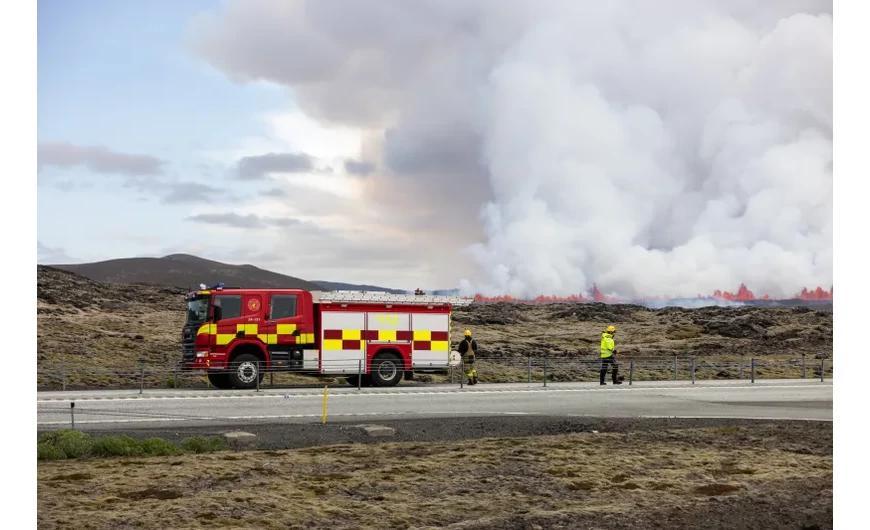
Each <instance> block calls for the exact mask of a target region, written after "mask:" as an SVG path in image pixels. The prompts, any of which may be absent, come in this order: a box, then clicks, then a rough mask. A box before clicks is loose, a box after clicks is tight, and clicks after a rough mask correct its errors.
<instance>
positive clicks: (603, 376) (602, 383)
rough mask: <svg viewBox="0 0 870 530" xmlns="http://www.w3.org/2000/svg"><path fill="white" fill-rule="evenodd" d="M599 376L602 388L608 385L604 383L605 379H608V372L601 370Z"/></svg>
mask: <svg viewBox="0 0 870 530" xmlns="http://www.w3.org/2000/svg"><path fill="white" fill-rule="evenodd" d="M598 375H599V379H600V381H599V382H600V383H601V385H602V386H604V385H606V384H607V383H605V382H604V378H605V377H607V370H599V371H598Z"/></svg>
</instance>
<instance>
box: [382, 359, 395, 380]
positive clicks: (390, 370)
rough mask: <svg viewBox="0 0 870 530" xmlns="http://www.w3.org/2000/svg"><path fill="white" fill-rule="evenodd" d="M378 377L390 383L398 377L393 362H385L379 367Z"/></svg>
mask: <svg viewBox="0 0 870 530" xmlns="http://www.w3.org/2000/svg"><path fill="white" fill-rule="evenodd" d="M378 375H379V376H381V379H383V380H385V381H389V380H390V379H392V378H394V377H396V365H395V363H393V362H392V361H385V362H382V363H381V364H379V365H378Z"/></svg>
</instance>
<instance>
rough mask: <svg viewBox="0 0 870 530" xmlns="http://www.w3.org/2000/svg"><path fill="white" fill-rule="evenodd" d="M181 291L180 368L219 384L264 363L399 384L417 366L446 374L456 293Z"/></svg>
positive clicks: (229, 383)
mask: <svg viewBox="0 0 870 530" xmlns="http://www.w3.org/2000/svg"><path fill="white" fill-rule="evenodd" d="M200 287H201V289H199V290H197V291H193V292H190V293H188V295H187V322H186V323H185V325H184V328H183V330H182V332H181V345H182V346H181V348H182V368H183V369H189V370H204V371H206V373H207V374H208V379H209V381H210V382H211V384H212V385H213V386H215V387H217V388H254V387H255V386H256V385H257V384H258V379H259V381H262V379H263V377H264V375H265V373H266V372H268V371H283V372H293V373H298V374H305V375H315V376H316V375H332V376H344V377H345V379H346V381H347V383H348V384H350V385H354V386H356V385H357V384H360V380H359V378H360V377H361V378H362V379H361V384H362V385H363V386H395V385H397V384H398V383H399V381H400V380H401V379H402V377H405V378H407V379H411V378H413V374H414V372H425V373H445V372H447V370H448V368H449V366H450V365H451V362H452V361H451V360H452V359H453V358H454V356H455V355H452V354H451V348H450V322H451V318H450V317H451V310H452V306H459V305H468V304H471V302H472V299H469V298H461V297H458V296H431V295H410V294H389V293H384V292H372V291H369V292H365V291H326V292H322V291H304V290H301V289H240V288H225V287H224V286H223V285H222V284H217V285H214V286H211V287H206V286H205V285H201V286H200Z"/></svg>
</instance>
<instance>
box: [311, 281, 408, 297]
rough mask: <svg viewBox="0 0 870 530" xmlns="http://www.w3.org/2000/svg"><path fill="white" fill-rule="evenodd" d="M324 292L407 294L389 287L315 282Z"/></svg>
mask: <svg viewBox="0 0 870 530" xmlns="http://www.w3.org/2000/svg"><path fill="white" fill-rule="evenodd" d="M313 283H316V284H317V285H319V286H320V288H321V289H323V290H324V291H385V292H388V293H391V294H403V293H405V292H407V291H406V290H404V289H391V288H389V287H378V286H377V285H366V284H362V285H359V284H355V283H342V282H327V281H323V280H314V282H313Z"/></svg>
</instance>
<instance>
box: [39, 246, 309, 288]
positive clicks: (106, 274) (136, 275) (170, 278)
mask: <svg viewBox="0 0 870 530" xmlns="http://www.w3.org/2000/svg"><path fill="white" fill-rule="evenodd" d="M51 267H54V268H55V269H60V270H64V271H68V272H73V273H76V274H79V275H81V276H84V277H85V278H88V279H91V280H94V281H96V282H102V283H121V284H148V285H164V286H166V285H171V286H176V287H181V288H184V289H192V288H195V287H196V286H198V285H199V284H200V283H205V284H207V285H210V284H214V283H217V282H224V284H226V285H227V286H228V287H229V286H233V287H250V288H269V287H280V288H287V289H306V290H309V291H319V290H323V287H321V286H319V285H317V284H315V283H313V282H309V281H306V280H303V279H300V278H295V277H293V276H287V275H285V274H279V273H277V272H272V271H267V270H264V269H260V268H258V267H255V266H253V265H230V264H227V263H221V262H219V261H212V260H208V259H204V258H200V257H197V256H191V255H188V254H171V255H169V256H164V257H162V258H123V259H113V260H107V261H98V262H96V263H80V264H74V265H51Z"/></svg>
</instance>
